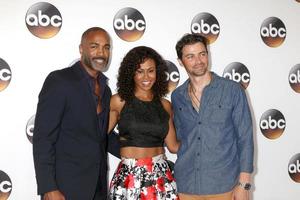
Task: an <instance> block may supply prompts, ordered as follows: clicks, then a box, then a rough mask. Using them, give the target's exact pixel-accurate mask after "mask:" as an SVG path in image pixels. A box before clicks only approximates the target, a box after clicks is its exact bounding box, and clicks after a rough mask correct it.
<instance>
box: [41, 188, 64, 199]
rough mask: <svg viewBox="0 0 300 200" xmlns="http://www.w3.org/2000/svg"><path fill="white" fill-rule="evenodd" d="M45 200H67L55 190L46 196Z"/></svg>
mask: <svg viewBox="0 0 300 200" xmlns="http://www.w3.org/2000/svg"><path fill="white" fill-rule="evenodd" d="M43 200H66V199H65V197H64V195H63V194H62V193H61V192H60V191H59V190H54V191H51V192H47V193H45V194H44V198H43Z"/></svg>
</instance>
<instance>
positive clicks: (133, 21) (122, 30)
mask: <svg viewBox="0 0 300 200" xmlns="http://www.w3.org/2000/svg"><path fill="white" fill-rule="evenodd" d="M113 23H114V29H115V32H116V34H117V35H118V36H119V37H120V38H121V39H122V40H125V41H127V42H133V41H136V40H138V39H140V38H141V37H142V35H143V34H144V32H145V29H146V22H145V19H144V17H143V15H142V14H141V13H140V12H139V11H138V10H136V9H134V8H129V7H127V8H123V9H121V10H119V12H118V13H117V14H116V15H115V17H114V22H113Z"/></svg>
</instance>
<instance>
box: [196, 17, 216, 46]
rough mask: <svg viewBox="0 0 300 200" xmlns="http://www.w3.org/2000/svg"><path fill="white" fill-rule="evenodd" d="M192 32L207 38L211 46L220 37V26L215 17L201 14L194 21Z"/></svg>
mask: <svg viewBox="0 0 300 200" xmlns="http://www.w3.org/2000/svg"><path fill="white" fill-rule="evenodd" d="M191 32H192V33H198V34H200V35H202V36H204V37H206V38H207V40H208V42H209V44H211V43H213V42H214V41H216V39H217V38H218V36H219V33H220V25H219V22H218V21H217V19H216V18H215V17H214V16H213V15H211V14H209V13H199V14H198V15H196V16H195V17H194V18H193V20H192V24H191Z"/></svg>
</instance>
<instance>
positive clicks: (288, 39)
mask: <svg viewBox="0 0 300 200" xmlns="http://www.w3.org/2000/svg"><path fill="white" fill-rule="evenodd" d="M92 26H101V27H103V28H105V29H106V30H107V31H108V32H109V33H110V34H111V37H112V40H113V50H112V56H113V57H112V61H111V65H110V67H109V69H108V71H107V72H106V75H107V76H108V77H109V78H110V87H111V89H112V91H113V93H115V88H116V73H117V70H118V67H119V64H120V61H121V59H122V58H123V56H124V55H125V53H126V52H127V51H128V50H129V49H131V48H133V47H135V46H138V45H147V46H150V47H153V48H154V49H156V50H157V51H158V52H159V53H161V54H162V55H163V57H164V58H165V59H166V60H167V61H169V62H168V63H169V76H168V77H169V81H170V93H171V92H172V90H173V89H174V88H176V87H177V86H178V85H179V84H182V83H183V82H184V81H185V79H186V78H187V76H186V74H185V71H184V69H183V68H182V67H180V66H179V65H178V63H177V60H176V52H175V44H176V42H177V40H178V39H179V38H180V37H181V36H182V35H183V34H184V33H187V32H195V33H200V34H203V35H205V36H207V37H208V39H209V41H210V46H209V48H210V51H211V69H212V70H213V71H215V72H216V73H217V74H219V75H221V76H224V77H226V78H229V79H232V80H234V81H237V82H240V83H241V84H242V85H243V86H244V88H245V90H246V92H247V95H248V98H249V101H250V104H251V110H252V115H253V125H254V134H255V137H254V138H255V166H256V167H255V173H254V189H253V193H252V197H253V199H255V200H298V199H299V198H300V147H299V146H300V145H299V142H300V131H299V130H300V126H299V125H300V123H299V114H300V105H299V102H300V53H299V52H300V42H299V37H300V2H299V1H296V0H285V1H283V0H281V1H280V0H276V1H274V0H263V1H261V0H252V1H237V0H225V1H217V0H185V1H181V0H165V1H157V0H152V1H147V0H139V1H134V0H131V1H129V0H114V1H109V0H88V1H82V2H80V1H71V0H64V1H61V0H49V1H46V2H38V1H36V0H34V1H33V0H22V1H20V0H19V1H18V0H1V1H0V44H1V46H0V200H7V199H9V200H32V199H33V200H34V199H36V200H37V199H38V196H37V195H36V182H35V174H34V167H33V158H32V143H31V139H32V135H33V129H34V123H33V122H34V116H35V111H36V105H37V100H38V98H37V97H38V93H39V91H40V89H41V87H42V84H43V81H44V79H45V77H46V75H47V74H48V73H49V72H50V71H53V70H56V69H59V68H64V67H67V66H69V65H70V64H71V63H72V62H74V61H75V60H77V59H78V58H79V50H78V45H79V42H80V37H81V34H82V32H83V31H84V30H86V29H87V28H89V27H92ZM169 97H170V96H168V98H169ZM167 154H168V157H169V158H170V159H171V160H173V161H174V160H175V159H176V155H172V154H169V153H167ZM117 163H118V159H116V158H114V157H113V156H110V168H111V171H110V172H109V176H110V177H111V175H112V173H113V171H114V169H115V167H116V165H117Z"/></svg>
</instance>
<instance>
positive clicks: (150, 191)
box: [109, 154, 179, 200]
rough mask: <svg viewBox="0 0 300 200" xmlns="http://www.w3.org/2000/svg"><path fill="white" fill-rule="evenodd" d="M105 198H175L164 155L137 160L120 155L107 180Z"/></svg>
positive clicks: (136, 199) (164, 199)
mask: <svg viewBox="0 0 300 200" xmlns="http://www.w3.org/2000/svg"><path fill="white" fill-rule="evenodd" d="M109 199H113V200H177V199H179V198H178V195H177V187H176V183H175V180H174V177H173V175H172V172H171V169H170V168H169V166H168V163H167V161H166V159H165V155H164V154H160V155H157V156H154V157H152V158H140V159H134V158H122V160H121V162H120V163H119V165H118V168H117V169H116V172H115V174H114V176H113V178H112V180H111V183H110V192H109Z"/></svg>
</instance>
